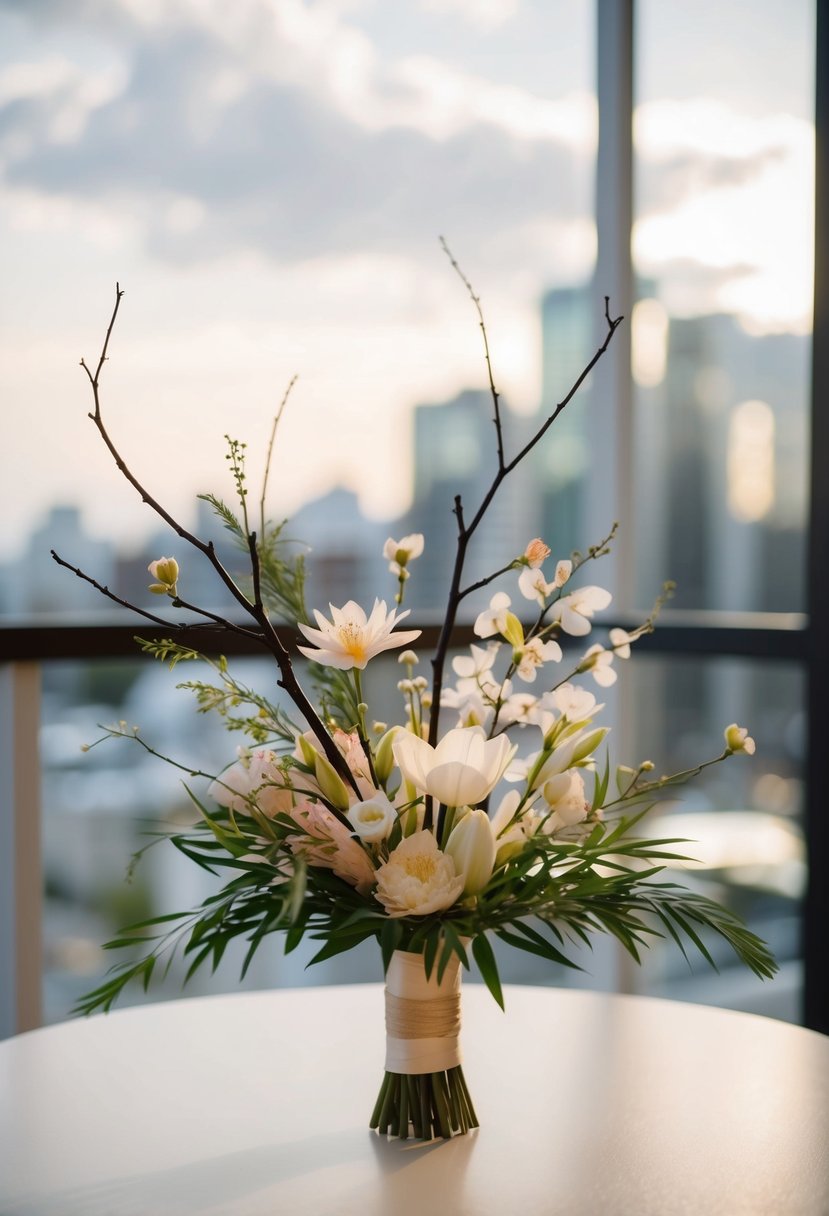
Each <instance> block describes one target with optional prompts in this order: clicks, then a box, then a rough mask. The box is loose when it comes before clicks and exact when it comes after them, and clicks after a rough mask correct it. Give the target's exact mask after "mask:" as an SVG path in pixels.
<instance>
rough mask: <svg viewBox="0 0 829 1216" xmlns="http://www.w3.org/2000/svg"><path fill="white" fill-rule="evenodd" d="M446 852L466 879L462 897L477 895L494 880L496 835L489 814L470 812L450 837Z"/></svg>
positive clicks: (456, 826) (479, 811) (476, 811)
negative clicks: (492, 878)
mask: <svg viewBox="0 0 829 1216" xmlns="http://www.w3.org/2000/svg"><path fill="white" fill-rule="evenodd" d="M446 852H447V853H448V854H449V856H450V857H451V858H452V860H453V861H454V863H455V869H456V870H457V872H458V873H459V874H460V875H462V877H463V894H464V895H467V896H468V895H477V894H478V893H479V892H480V891H483V889H484V887H485V886H486V884H487V883H488V882H489V880H490V878H491V877H492V870H493V867H494V865H495V836H494V835H493V831H492V825H491V824H490V822H489V816H488V815H487V813H486V811H482V810H475V811H469V813H468V814H466V815H464V817H463V819H461V821H460V823H458V824H456V825H455V827H454V828H453V829H452V831H451V832H450V834H449V839H448V840H447V842H446Z"/></svg>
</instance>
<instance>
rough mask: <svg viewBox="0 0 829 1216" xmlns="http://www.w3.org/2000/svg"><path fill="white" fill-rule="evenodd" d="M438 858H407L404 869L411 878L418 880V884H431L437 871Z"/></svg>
mask: <svg viewBox="0 0 829 1216" xmlns="http://www.w3.org/2000/svg"><path fill="white" fill-rule="evenodd" d="M437 864H438V863H437V858H435V857H424V856H422V855H421V856H419V857H407V858H406V860H405V862H404V868H405V870H406V873H407V874H408V875H409V877H410V878H416V879H417V880H418V882H429V880H430V879H431V878H433V877H434V874H435V870H436V869H437Z"/></svg>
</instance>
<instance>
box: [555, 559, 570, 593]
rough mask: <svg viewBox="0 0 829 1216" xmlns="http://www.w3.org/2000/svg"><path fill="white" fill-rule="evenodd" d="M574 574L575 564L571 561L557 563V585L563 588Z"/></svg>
mask: <svg viewBox="0 0 829 1216" xmlns="http://www.w3.org/2000/svg"><path fill="white" fill-rule="evenodd" d="M572 573H573V563H572V562H571V561H563V562H557V563H556V574H555V580H554V581H555V585H556V587H563V586H564V584H565V583H566V582H567V580H568V579H569V577H570V575H571V574H572Z"/></svg>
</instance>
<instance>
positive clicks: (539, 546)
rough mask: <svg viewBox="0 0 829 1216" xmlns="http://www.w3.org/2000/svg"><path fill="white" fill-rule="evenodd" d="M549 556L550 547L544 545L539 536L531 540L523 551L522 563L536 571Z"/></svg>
mask: <svg viewBox="0 0 829 1216" xmlns="http://www.w3.org/2000/svg"><path fill="white" fill-rule="evenodd" d="M549 556H550V547H549V545H545V544H544V541H543V540H542V539H541V537H540V536H536V538H535V540H531V541H530V543H529V544H528V545H527V547H526V549H525V550H524V561H525V562H526V563H527V565H528V566H530V567H531V568H532V569H533V570H537V569H538V567H539V566H540V565H541V564H542V562H543V561H544V560H545V559H546V558H548V557H549Z"/></svg>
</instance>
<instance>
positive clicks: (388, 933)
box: [380, 916, 403, 975]
mask: <svg viewBox="0 0 829 1216" xmlns="http://www.w3.org/2000/svg"><path fill="white" fill-rule="evenodd" d="M402 937H403V926H402V925H401V924H400V921H399V920H398V919H397V918H396V917H391V916H390V917H388V918H387V919H386V920H385V921H384V922H383V928H382V929H381V930H380V952H381V954H382V956H383V975H385V974H386V972H387V971H388V969H389V963H390V962H391V956H392V955H393V954H394V952H395V950H396V949H397V948H398V946H399V945H400V941H401V939H402Z"/></svg>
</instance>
